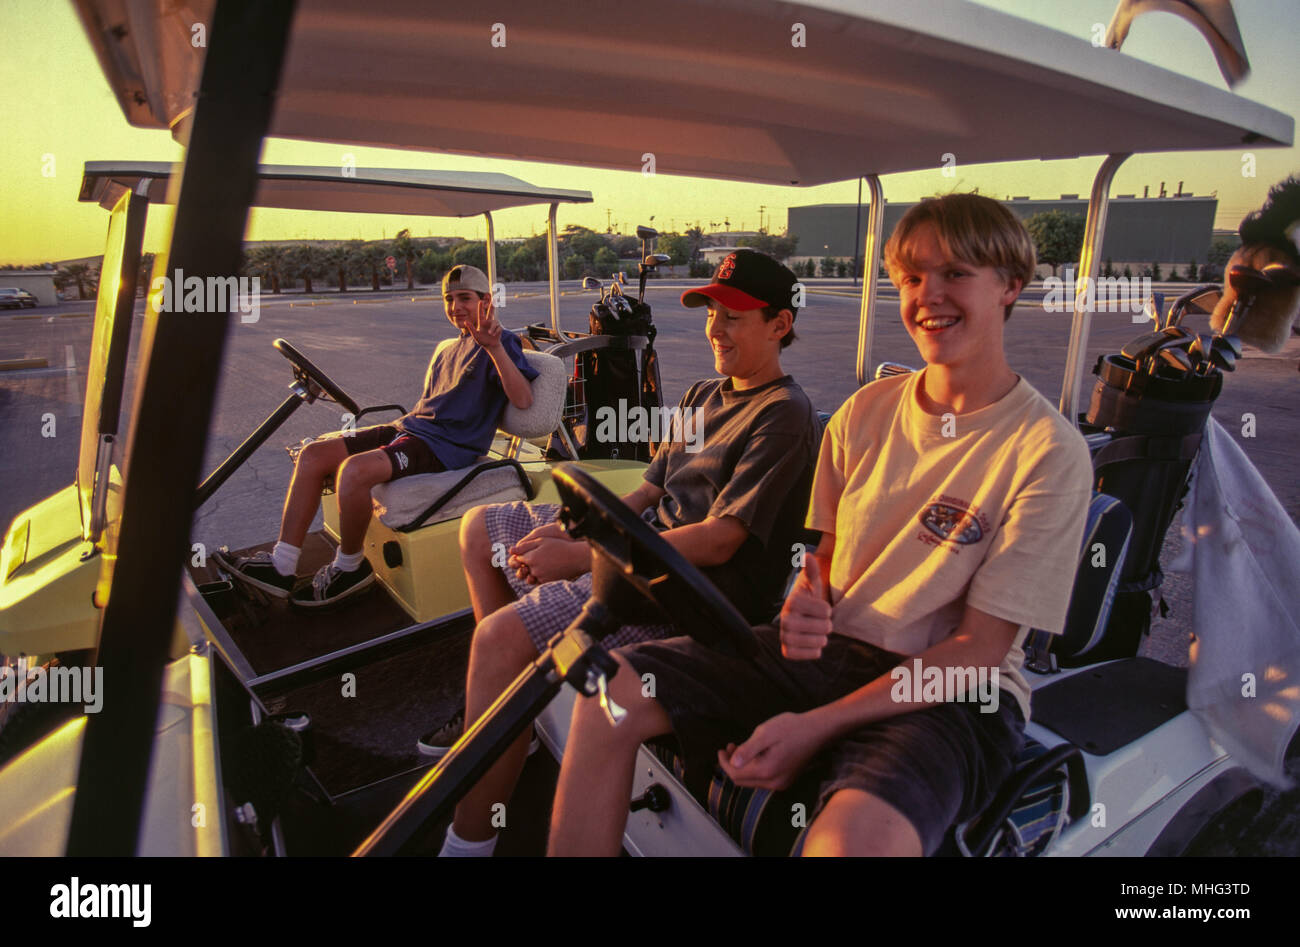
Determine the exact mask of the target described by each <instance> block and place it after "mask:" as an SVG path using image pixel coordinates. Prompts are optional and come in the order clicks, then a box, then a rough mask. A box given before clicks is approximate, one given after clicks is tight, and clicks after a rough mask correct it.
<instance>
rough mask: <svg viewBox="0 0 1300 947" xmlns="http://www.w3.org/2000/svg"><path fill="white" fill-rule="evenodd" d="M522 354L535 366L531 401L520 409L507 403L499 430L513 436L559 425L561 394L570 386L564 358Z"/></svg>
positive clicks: (547, 431)
mask: <svg viewBox="0 0 1300 947" xmlns="http://www.w3.org/2000/svg"><path fill="white" fill-rule="evenodd" d="M524 358H526V359H528V364H529V365H531V366H532V367H533V368H534V369H536V370H537V377H536V378H534V379H533V380H532V383H531V386H532V389H533V403H532V405H531V406H530V407H528V408H523V409H520V408H516V407H515V406H514V405H512V404H511V405H506V413H505V416H504V417H502V419H501V430H503V431H505V432H506V433H507V434H512V435H514V436H515V437H545V436H546V435H547V434H550V433H551V432H552V431H554V430H555V429H556V428H557V427H559V426H560V416H561V415H562V414H563V413H564V396H565V393H566V392H567V391H568V388H569V372H568V370H567V369H566V368H565V367H564V360H563V359H559V358H556V357H555V356H554V355H547V354H546V353H545V352H530V351H528V350H525V351H524Z"/></svg>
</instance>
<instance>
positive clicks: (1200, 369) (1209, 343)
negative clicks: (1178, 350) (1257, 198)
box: [1187, 332, 1214, 375]
mask: <svg viewBox="0 0 1300 947" xmlns="http://www.w3.org/2000/svg"><path fill="white" fill-rule="evenodd" d="M1213 348H1214V336H1212V335H1210V334H1209V333H1208V332H1198V333H1197V334H1196V338H1194V339H1192V344H1191V345H1190V346H1189V347H1188V349H1187V354H1188V355H1190V356H1191V357H1192V361H1193V362H1195V363H1196V371H1197V373H1198V374H1201V375H1205V374H1208V373H1209V370H1210V367H1211V363H1210V350H1211V349H1213Z"/></svg>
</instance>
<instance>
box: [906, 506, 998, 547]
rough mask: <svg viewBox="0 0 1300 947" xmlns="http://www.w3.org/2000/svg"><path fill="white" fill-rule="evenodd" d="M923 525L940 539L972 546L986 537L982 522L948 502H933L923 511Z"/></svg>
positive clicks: (921, 517)
mask: <svg viewBox="0 0 1300 947" xmlns="http://www.w3.org/2000/svg"><path fill="white" fill-rule="evenodd" d="M920 519H921V525H922V526H924V527H925V528H926V529H928V530H929V531H930V532H932V533H934V534H935V535H936V536H938V537H939V538H940V539H946V540H948V541H949V542H954V543H958V544H960V545H962V546H970V545H973V544H975V543H977V542H979V541H980V540H981V539H983V538H984V530H983V528H982V527H981V526H980V522H979V520H978V519H976V518H975V517H974V516H972V515H971V514H970V513H969V512H967V511H966V510H963V509H961V508H960V507H956V506H952V505H951V504H948V503H931V504H930V505H929V506H927V507H926V508H925V509H924V510H922V511H921V516H920Z"/></svg>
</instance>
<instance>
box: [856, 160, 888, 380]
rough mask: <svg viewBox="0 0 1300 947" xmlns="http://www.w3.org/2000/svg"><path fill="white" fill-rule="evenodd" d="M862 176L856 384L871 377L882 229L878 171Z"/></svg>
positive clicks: (882, 206)
mask: <svg viewBox="0 0 1300 947" xmlns="http://www.w3.org/2000/svg"><path fill="white" fill-rule="evenodd" d="M865 180H866V182H867V192H868V195H869V200H870V201H871V204H870V206H869V207H868V209H867V233H866V246H865V248H864V250H863V254H862V256H863V257H864V259H865V269H864V270H863V273H862V309H861V311H860V312H859V314H858V387H861V386H863V385H865V384H866V383H867V382H868V381H870V380H871V336H872V328H873V315H872V314H873V312H874V311H875V308H876V274H877V273H879V272H880V258H881V256H882V255H883V252H884V243H883V242H882V237H883V236H884V229H885V189H884V188H883V187H882V186H881V184H880V175H878V174H868V175H866V177H865Z"/></svg>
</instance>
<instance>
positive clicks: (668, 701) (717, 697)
mask: <svg viewBox="0 0 1300 947" xmlns="http://www.w3.org/2000/svg"><path fill="white" fill-rule="evenodd" d="M754 634H755V636H756V637H757V638H758V642H759V653H758V655H757V656H756V657H755V659H754V660H753V661H749V660H745V659H741V658H733V657H729V656H727V655H724V654H720V653H718V652H716V651H714V650H712V649H711V648H707V647H705V646H704V645H701V644H698V643H697V642H695V641H694V640H692V639H690V638H669V639H667V640H665V641H647V642H644V643H642V644H637V645H630V646H628V647H625V648H620V649H619V650H618V652H617V653H618V654H620V655H622V656H623V657H624V658H625V659H626V660H627V661H628V663H629V664H631V665H632V667H633V668H635V669H636V673H637V675H638V676H640V677H643V678H644V675H646V674H653V675H654V688H655V699H656V700H657V701H658V702H659V704H660V705H661V706H662V707H663V708H664V710H665V711H667V713H668V716H669V718H670V719H671V720H672V724H673V732H674V734H675V735H676V737H677V741H678V743H679V744H680V749H681V751H682V755H683V757H684V761H685V764H686V775H687V780H688V782H691V783H693V784H695V785H697V786H698V785H701V783H700V782H698V781H699V780H700V779H704V780H707V779H708V775H709V774H711V773H712V771H713V768H714V766H715V765H716V762H717V752H718V750H721V749H723V748H724V747H726V745H727V744H728V743H736V744H740V743H743V742H744V741H745V740H746V739H748V738H749V736H750V734H751V733H753V731H754V728H755V727H757V726H758V725H759V724H760V723H763V722H764V721H766V720H769V719H771V718H772V717H775V716H776V715H777V714H779V713H784V712H786V711H793V712H796V713H802V712H805V711H808V710H812V709H813V708H814V707H820V706H822V705H823V704H828V703H830V702H831V701H834V700H837V699H839V698H840V697H843V696H845V695H846V694H850V693H852V692H853V691H855V690H857V689H858V688H860V687H862V686H863V685H865V684H867V683H869V682H870V681H873V680H875V679H876V678H877V677H880V676H881V675H882V674H888V673H889V671H890V670H891V669H892V668H893V667H895V666H896V665H898V664H900V663H902V662H903V661H905V660H908V659H907V658H906V657H904V656H903V655H900V654H894V653H892V652H889V651H885V650H883V649H881V648H877V647H874V646H872V645H870V644H867V643H865V642H862V641H858V640H856V639H853V638H847V637H844V636H843V635H831V637H830V641H829V642H827V645H826V648H825V649H824V650H823V652H822V656H821V658H819V659H817V660H815V661H790V660H787V659H786V658H784V657H782V656H781V637H780V632H779V631H778V629H776V628H774V627H772V626H770V625H762V626H759V627H758V628H755V629H754ZM984 709H985V710H987V709H988V708H984ZM1023 745H1024V721H1023V719H1022V717H1021V714H1020V707H1019V705H1018V704H1017V703H1016V700H1015V698H1014V697H1012V696H1011V695H1010V694H1008V693H1007V692H1006V691H999V692H998V707H997V710H996V712H982V710H981V705H979V704H977V703H958V702H954V703H939V704H930V705H926V706H925V707H924V708H922V709H918V710H912V711H909V712H907V713H903V714H898V715H896V716H894V717H890V718H888V719H886V720H881V721H877V722H876V723H873V724H869V725H867V726H865V727H863V728H861V729H860V730H857V731H854V732H853V733H851V734H849V735H848V736H847V737H844V738H842V739H840V740H838V741H837V742H835V743H834V744H831V745H830V746H829V747H827V748H825V749H824V750H823V751H822V753H821V754H819V755H818V757H816V758H815V759H814V760H813V762H812V763H810V764H809V765H810V767H816V768H817V777H818V779H819V780H820V789H819V791H818V793H817V802H816V809H815V811H814V812H813V815H816V813H817V812H819V811H820V810H821V809H822V808H823V807H824V806H825V805H826V803H827V801H828V800H829V799H830V797H831V796H832V795H834V794H835V793H836V792H838V791H839V790H841V789H861V790H863V791H865V792H868V793H871V794H872V795H874V796H877V797H879V798H881V799H883V800H884V801H885V802H887V803H889V804H890V805H891V806H893V807H894V808H895V809H897V810H898V811H899V812H900V813H902V814H903V816H905V817H906V818H907V820H908V821H909V822H911V823H912V826H913V827H914V828H915V829H916V831H917V834H918V835H919V836H920V837H921V844H922V846H923V847H924V850H925V854H927V855H931V854H933V853H934V852H935V851H936V850H937V849H938V848H939V846H940V845H941V844H942V842H943V838H944V835H945V834H946V833H947V831H948V829H949V828H950V827H951V826H953V825H956V824H957V823H960V822H963V821H965V820H966V819H969V818H971V817H972V816H974V815H976V814H978V813H979V812H980V811H982V810H983V809H984V808H985V807H986V806H987V805H988V804H989V803H990V802H991V801H992V799H993V796H994V794H995V793H996V792H997V790H998V788H999V787H1000V786H1001V785H1002V783H1003V782H1005V781H1006V780H1007V779H1008V778H1009V777H1010V775H1011V772H1012V769H1013V768H1014V765H1015V760H1016V757H1017V756H1018V755H1019V753H1020V750H1021V748H1022V747H1023ZM701 774H703V775H702V776H701Z"/></svg>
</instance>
